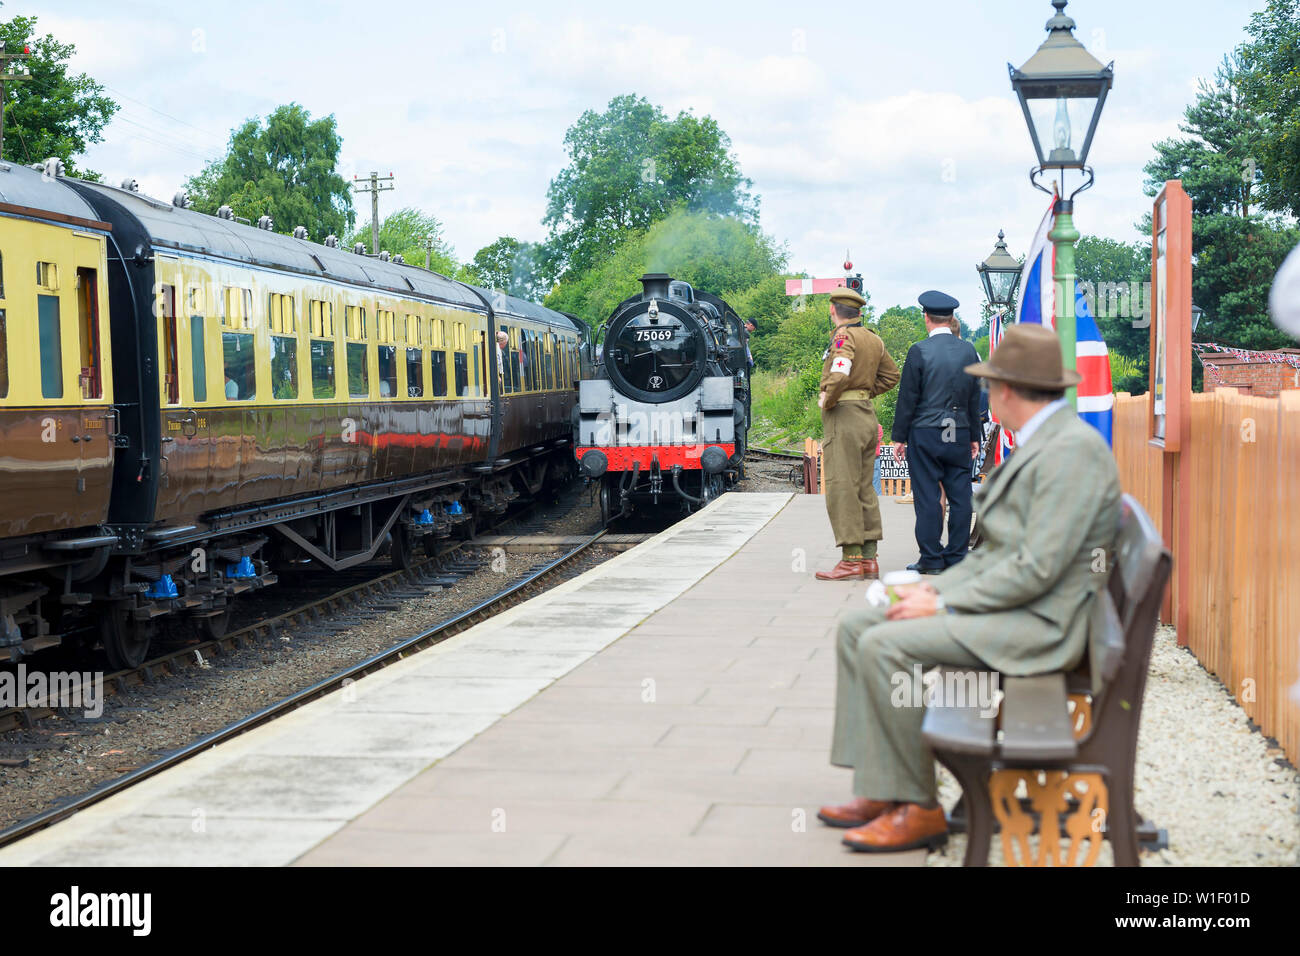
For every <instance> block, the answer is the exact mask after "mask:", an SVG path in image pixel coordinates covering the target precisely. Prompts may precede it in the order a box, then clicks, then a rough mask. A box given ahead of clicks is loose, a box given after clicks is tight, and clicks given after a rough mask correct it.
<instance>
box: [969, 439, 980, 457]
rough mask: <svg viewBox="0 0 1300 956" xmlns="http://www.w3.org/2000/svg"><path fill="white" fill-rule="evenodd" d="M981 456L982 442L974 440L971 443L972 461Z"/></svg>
mask: <svg viewBox="0 0 1300 956" xmlns="http://www.w3.org/2000/svg"><path fill="white" fill-rule="evenodd" d="M979 456H980V443H979V442H977V441H973V442H971V443H970V457H971V461H974V460H975V459H976V458H978V457H979Z"/></svg>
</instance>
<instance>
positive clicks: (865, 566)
mask: <svg viewBox="0 0 1300 956" xmlns="http://www.w3.org/2000/svg"><path fill="white" fill-rule="evenodd" d="M862 576H863V577H864V578H866V579H867V580H868V581H876V580H878V579H879V578H880V565H878V564H877V563H876V559H875V558H863V559H862Z"/></svg>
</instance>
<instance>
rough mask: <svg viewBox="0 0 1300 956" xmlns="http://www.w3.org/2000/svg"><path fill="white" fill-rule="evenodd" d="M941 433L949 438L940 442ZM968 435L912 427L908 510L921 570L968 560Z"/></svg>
mask: <svg viewBox="0 0 1300 956" xmlns="http://www.w3.org/2000/svg"><path fill="white" fill-rule="evenodd" d="M945 433H946V434H947V436H948V437H950V438H951V440H950V441H944V438H945ZM970 463H971V457H970V431H969V430H968V429H965V428H957V429H953V430H952V431H951V432H948V430H947V429H944V428H913V429H912V431H911V434H910V435H908V441H907V471H908V475H909V476H910V477H911V481H912V507H913V509H915V511H916V544H917V547H918V548H920V550H921V560H920V562H919V563H920V565H921V567H922V568H925V569H927V570H931V571H942V570H943V569H944V568H950V567H952V566H953V565H954V564H956V563H957V562H958V561H960V560H961V559H962V558H964V557H965V556H966V546H967V544H968V543H969V541H970V522H971V487H970V485H971V481H970ZM940 485H943V489H944V491H946V492H947V493H948V543H947V545H946V546H945V545H943V544H941V543H940V540H939V538H940V535H942V534H943V508H942V506H941V504H940V501H939V486H940Z"/></svg>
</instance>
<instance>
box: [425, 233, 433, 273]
mask: <svg viewBox="0 0 1300 956" xmlns="http://www.w3.org/2000/svg"><path fill="white" fill-rule="evenodd" d="M432 252H433V233H429V234H428V235H427V236H425V237H424V271H425V272H428V271H429V255H430V253H432Z"/></svg>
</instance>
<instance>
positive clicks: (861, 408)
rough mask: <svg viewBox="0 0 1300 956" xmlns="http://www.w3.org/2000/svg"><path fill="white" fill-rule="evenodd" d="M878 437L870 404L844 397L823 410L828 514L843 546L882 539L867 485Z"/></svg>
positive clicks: (873, 495)
mask: <svg viewBox="0 0 1300 956" xmlns="http://www.w3.org/2000/svg"><path fill="white" fill-rule="evenodd" d="M878 435H879V432H878V431H877V430H876V410H875V407H874V406H873V405H872V404H871V402H869V401H863V400H861V399H847V400H845V401H841V402H837V403H836V404H835V405H833V406H832V407H831V408H830V409H829V410H826V411H823V412H822V475H823V477H824V479H825V481H826V513H827V515H828V516H829V517H830V519H831V531H833V532H834V533H835V543H836V544H837V545H839V546H840V547H841V548H843V547H845V546H848V545H860V544H862V543H863V542H864V541H879V540H880V539H881V538H883V537H884V536H885V535H884V529H883V527H882V525H881V523H880V499H878V498H877V497H876V492H875V489H874V488H873V487H872V485H871V476H872V474H873V473H874V470H875V459H876V442H877V437H878Z"/></svg>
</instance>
